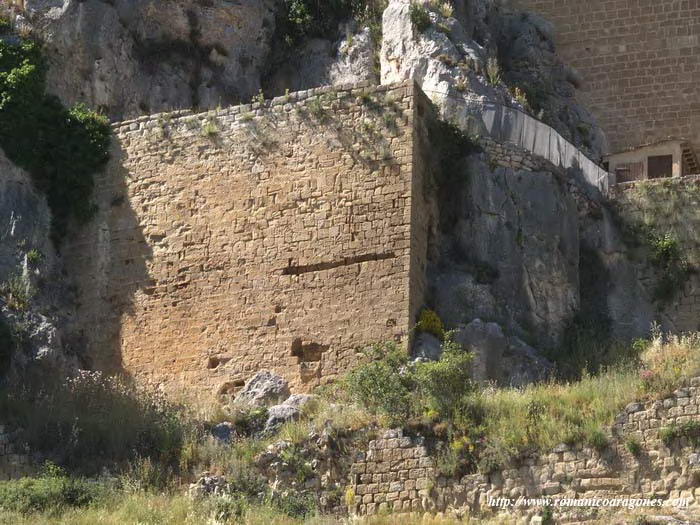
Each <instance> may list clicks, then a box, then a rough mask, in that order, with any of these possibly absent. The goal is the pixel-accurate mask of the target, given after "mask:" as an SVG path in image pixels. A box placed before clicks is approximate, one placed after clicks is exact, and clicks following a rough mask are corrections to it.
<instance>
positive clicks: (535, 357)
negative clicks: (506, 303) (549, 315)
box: [454, 319, 554, 388]
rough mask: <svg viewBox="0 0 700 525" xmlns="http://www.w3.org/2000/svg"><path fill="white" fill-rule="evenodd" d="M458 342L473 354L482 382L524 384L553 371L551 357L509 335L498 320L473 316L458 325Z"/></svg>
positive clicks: (455, 338)
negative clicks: (471, 319)
mask: <svg viewBox="0 0 700 525" xmlns="http://www.w3.org/2000/svg"><path fill="white" fill-rule="evenodd" d="M454 340H455V342H457V343H459V344H461V345H462V346H463V347H464V348H465V349H466V350H469V351H471V352H473V353H474V362H473V377H474V380H476V381H479V382H482V383H483V382H488V381H495V382H496V383H497V384H498V385H500V386H507V387H515V388H518V387H523V386H526V385H529V384H531V383H537V382H540V381H544V380H546V379H547V378H548V377H549V376H550V375H551V373H552V372H553V370H554V367H553V365H552V363H551V362H549V360H547V359H545V358H544V357H542V356H541V355H540V354H539V353H538V352H537V350H535V349H534V348H532V347H530V346H529V345H527V344H526V343H524V342H523V341H521V340H520V339H518V338H517V337H515V336H510V337H508V336H506V335H505V334H504V333H503V330H502V329H501V327H500V326H498V324H496V323H485V322H483V321H482V320H481V319H474V320H473V321H472V322H471V323H469V324H467V325H461V326H459V327H458V328H457V329H456V330H455V333H454Z"/></svg>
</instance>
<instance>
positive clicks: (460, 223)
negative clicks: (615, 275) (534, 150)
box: [432, 155, 579, 346]
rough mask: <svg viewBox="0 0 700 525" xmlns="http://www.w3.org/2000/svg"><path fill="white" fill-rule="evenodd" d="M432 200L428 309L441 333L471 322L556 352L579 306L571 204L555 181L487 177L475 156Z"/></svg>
mask: <svg viewBox="0 0 700 525" xmlns="http://www.w3.org/2000/svg"><path fill="white" fill-rule="evenodd" d="M461 173H463V177H461V179H460V180H461V181H462V183H461V187H460V188H458V187H457V186H456V185H454V186H451V187H450V188H449V189H448V191H447V192H445V193H444V194H443V196H442V197H440V198H439V200H440V201H441V204H440V206H441V214H442V215H443V232H442V240H441V241H440V249H441V254H440V256H439V260H438V261H437V264H436V265H435V268H434V270H433V278H432V282H433V297H434V302H435V309H436V311H437V312H438V314H439V315H440V317H441V318H442V319H443V321H444V322H445V323H446V325H447V327H448V328H454V327H456V326H457V325H459V324H461V323H468V322H470V321H472V320H473V319H475V318H480V319H485V320H489V321H494V322H498V323H499V324H500V325H501V326H503V328H504V329H505V330H506V331H507V332H508V333H513V334H515V335H517V336H519V337H521V338H524V339H525V340H531V339H535V340H537V341H539V342H540V344H543V345H545V346H553V345H556V344H557V343H558V342H559V341H560V340H561V337H562V334H563V331H564V329H565V327H566V323H567V321H568V319H570V318H571V317H572V316H573V314H574V313H575V312H576V310H577V308H578V305H579V282H578V279H579V276H578V272H579V267H578V265H579V237H578V235H579V233H578V214H577V206H576V202H575V201H574V200H573V198H572V197H571V195H570V194H569V190H568V188H567V186H566V185H565V184H563V183H562V181H561V180H560V179H559V178H558V176H557V175H556V174H554V173H550V172H528V171H515V170H512V169H508V168H502V167H499V168H496V169H495V170H494V171H491V169H490V168H489V166H488V165H487V163H486V161H485V159H484V157H483V156H481V155H472V156H471V157H469V158H468V159H467V161H466V163H465V164H464V165H463V166H462V169H461Z"/></svg>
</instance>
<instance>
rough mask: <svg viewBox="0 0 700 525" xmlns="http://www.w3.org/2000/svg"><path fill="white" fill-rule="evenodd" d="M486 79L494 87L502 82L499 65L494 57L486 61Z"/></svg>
mask: <svg viewBox="0 0 700 525" xmlns="http://www.w3.org/2000/svg"><path fill="white" fill-rule="evenodd" d="M486 78H487V80H488V81H489V83H490V84H491V85H494V86H497V85H498V84H500V83H501V81H502V77H501V65H500V64H499V63H498V59H497V58H496V57H491V58H489V59H488V60H487V61H486Z"/></svg>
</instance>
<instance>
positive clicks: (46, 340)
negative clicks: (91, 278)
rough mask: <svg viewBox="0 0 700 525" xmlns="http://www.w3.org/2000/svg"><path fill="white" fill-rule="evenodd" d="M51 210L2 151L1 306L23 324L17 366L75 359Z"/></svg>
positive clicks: (66, 365) (59, 364)
mask: <svg viewBox="0 0 700 525" xmlns="http://www.w3.org/2000/svg"><path fill="white" fill-rule="evenodd" d="M50 231H51V212H50V211H49V207H48V205H47V203H46V198H45V197H44V196H43V195H41V194H40V193H39V192H38V191H37V190H36V189H35V188H34V185H33V183H32V181H31V179H30V177H29V175H28V174H27V173H25V172H24V171H23V170H21V169H19V168H17V167H16V166H15V165H14V164H13V163H12V162H10V161H9V160H8V159H7V157H6V156H5V154H4V153H3V152H2V150H0V290H2V291H1V293H0V311H1V314H0V315H2V317H3V318H4V320H5V321H6V322H7V323H8V324H9V325H10V326H14V327H16V328H21V332H22V334H23V341H24V342H23V344H22V345H21V348H19V347H18V348H16V349H15V351H14V352H13V354H14V355H13V364H14V366H19V367H23V366H26V365H28V364H29V363H31V362H33V361H36V360H41V361H43V362H45V363H46V364H48V365H49V366H50V367H52V368H58V369H66V370H68V369H72V368H74V367H75V366H76V361H75V358H69V357H67V356H66V354H65V353H64V352H63V344H62V341H61V334H60V332H59V330H58V328H57V326H58V324H59V319H58V316H57V315H56V312H57V310H58V307H59V306H61V305H63V306H64V311H63V313H64V314H65V313H68V312H66V306H65V295H66V293H65V289H64V287H63V285H62V280H61V277H60V268H61V264H60V263H61V261H60V259H59V258H58V256H57V255H56V251H55V249H54V246H53V244H52V242H51V240H50V238H49V233H50Z"/></svg>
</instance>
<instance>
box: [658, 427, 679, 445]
mask: <svg viewBox="0 0 700 525" xmlns="http://www.w3.org/2000/svg"><path fill="white" fill-rule="evenodd" d="M679 437H680V430H679V429H678V427H677V426H676V425H671V426H668V427H664V428H662V429H661V430H659V439H660V440H661V442H662V443H663V444H664V445H666V446H667V447H670V446H671V445H672V444H673V442H674V441H675V440H676V439H678V438H679Z"/></svg>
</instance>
